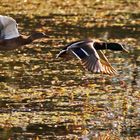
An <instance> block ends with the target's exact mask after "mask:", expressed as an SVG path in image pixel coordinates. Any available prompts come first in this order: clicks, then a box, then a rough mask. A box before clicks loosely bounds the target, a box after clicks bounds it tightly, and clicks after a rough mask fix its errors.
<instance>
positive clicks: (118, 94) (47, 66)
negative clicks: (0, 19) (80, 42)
mask: <svg viewBox="0 0 140 140" xmlns="http://www.w3.org/2000/svg"><path fill="white" fill-rule="evenodd" d="M76 16H77V15H76ZM76 16H75V15H69V16H66V15H63V16H62V15H50V16H48V17H35V18H34V19H33V20H35V19H38V21H40V23H41V25H40V26H45V27H46V28H49V29H50V30H49V32H48V34H50V39H49V41H48V40H47V42H46V41H45V40H42V41H41V42H37V45H35V44H32V45H30V46H28V47H27V48H25V49H21V50H17V51H12V52H2V53H1V55H0V61H1V65H0V68H1V76H0V89H1V95H0V108H1V110H0V118H1V119H0V124H1V125H0V138H1V139H8V138H11V139H37V138H41V139H47V138H50V139H67V138H71V139H74V138H86V137H87V138H97V137H98V136H99V135H100V134H102V133H104V132H108V131H109V132H110V131H111V132H112V133H115V134H116V133H117V135H119V136H120V137H129V136H132V137H135V136H139V135H140V129H139V124H140V121H139V117H140V104H139V87H140V85H139V83H140V82H139V79H140V75H139V71H140V63H139V49H138V48H137V46H136V44H137V43H138V38H139V36H138V35H139V30H138V28H139V26H138V25H133V26H127V27H123V26H105V27H98V26H96V24H98V23H96V24H95V26H92V27H86V28H85V26H84V24H85V23H86V22H87V20H83V22H82V19H84V17H82V16H81V15H79V20H78V21H81V23H80V24H79V25H77V24H76V25H75V24H73V23H72V19H73V18H75V17H76ZM63 17H65V18H66V21H64V20H63ZM21 18H22V17H20V16H19V17H18V16H17V19H18V20H21ZM87 19H88V18H87ZM24 20H25V22H24V23H23V25H22V26H23V29H25V27H26V26H27V24H29V21H30V20H29V19H28V18H27V17H24ZM92 22H93V20H91V21H89V24H92ZM30 24H33V23H30ZM35 26H36V25H35V24H33V27H35ZM132 28H135V30H131V29H132ZM120 30H121V32H120ZM25 32H26V31H25ZM27 32H28V31H27ZM106 32H107V35H106ZM128 32H129V34H128ZM93 35H94V37H95V38H98V37H104V36H105V38H109V39H112V40H113V39H116V38H118V39H120V40H121V41H124V40H125V39H126V40H125V41H126V44H127V41H128V44H129V43H130V45H131V44H133V45H134V46H135V49H134V50H131V54H130V56H129V54H127V55H123V56H122V54H119V53H115V54H111V53H110V52H109V53H108V57H110V60H111V63H113V65H114V67H116V69H117V70H118V72H119V74H120V76H118V77H114V78H113V77H112V78H110V77H108V76H104V79H105V81H102V80H101V79H102V77H101V75H95V74H91V73H88V72H85V71H83V69H82V67H81V65H80V62H78V61H75V60H72V61H67V62H62V61H61V60H60V59H59V60H57V59H54V58H55V55H56V54H57V52H58V51H59V47H60V46H63V45H64V44H65V43H68V42H69V41H71V40H77V39H82V38H85V37H93ZM127 38H135V39H137V40H135V41H133V40H132V41H131V40H127ZM60 48H61V47H60ZM130 49H131V48H130ZM119 57H120V58H119ZM118 58H119V59H118ZM128 58H130V60H128ZM126 60H127V62H126ZM120 81H123V82H120Z"/></svg>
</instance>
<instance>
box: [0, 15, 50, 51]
mask: <svg viewBox="0 0 140 140" xmlns="http://www.w3.org/2000/svg"><path fill="white" fill-rule="evenodd" d="M44 37H47V35H46V34H44V33H40V32H34V33H33V34H31V35H30V36H23V35H20V34H19V32H18V29H17V23H16V21H15V20H14V19H13V18H11V17H7V16H2V15H0V51H8V50H13V49H17V48H20V47H21V46H23V45H27V44H30V43H31V42H33V41H34V40H36V39H40V38H44Z"/></svg>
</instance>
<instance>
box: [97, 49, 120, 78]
mask: <svg viewBox="0 0 140 140" xmlns="http://www.w3.org/2000/svg"><path fill="white" fill-rule="evenodd" d="M97 53H98V55H99V57H100V63H101V65H102V72H103V73H106V74H110V75H116V74H117V71H116V70H115V69H114V68H113V67H112V66H111V64H110V63H109V61H108V59H107V58H106V56H105V55H104V53H103V52H102V51H101V50H97Z"/></svg>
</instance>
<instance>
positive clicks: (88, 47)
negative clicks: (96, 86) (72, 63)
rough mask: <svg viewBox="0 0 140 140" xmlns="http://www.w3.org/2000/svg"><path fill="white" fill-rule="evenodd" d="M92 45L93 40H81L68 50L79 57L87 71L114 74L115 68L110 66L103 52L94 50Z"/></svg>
mask: <svg viewBox="0 0 140 140" xmlns="http://www.w3.org/2000/svg"><path fill="white" fill-rule="evenodd" d="M93 46H94V42H91V41H88V42H81V43H80V44H76V45H75V46H74V47H71V48H70V49H69V52H70V53H72V54H73V55H74V56H75V57H76V58H78V59H80V60H81V61H82V63H83V65H84V67H85V68H86V69H87V70H88V71H91V72H95V73H105V74H109V75H114V74H116V70H115V69H114V68H113V67H112V66H111V64H110V63H109V61H108V59H107V58H106V56H105V55H104V54H103V52H102V51H100V50H96V49H95V48H94V47H93Z"/></svg>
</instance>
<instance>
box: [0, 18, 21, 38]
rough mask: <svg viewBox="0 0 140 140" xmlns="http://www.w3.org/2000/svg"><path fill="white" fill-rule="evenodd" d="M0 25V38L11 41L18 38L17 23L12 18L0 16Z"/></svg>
mask: <svg viewBox="0 0 140 140" xmlns="http://www.w3.org/2000/svg"><path fill="white" fill-rule="evenodd" d="M0 24H1V26H2V29H1V37H0V38H3V39H11V38H15V37H19V36H20V34H19V32H18V29H17V23H16V21H15V20H14V19H13V18H11V17H8V16H2V15H0Z"/></svg>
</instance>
